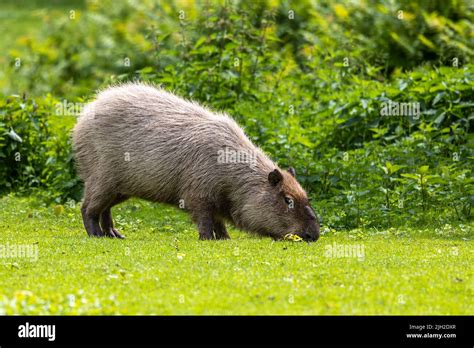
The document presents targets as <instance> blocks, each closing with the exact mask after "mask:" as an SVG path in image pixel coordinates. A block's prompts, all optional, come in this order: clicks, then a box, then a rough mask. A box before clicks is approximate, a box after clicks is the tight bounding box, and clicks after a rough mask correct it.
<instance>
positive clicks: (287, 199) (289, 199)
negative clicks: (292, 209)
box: [285, 196, 294, 205]
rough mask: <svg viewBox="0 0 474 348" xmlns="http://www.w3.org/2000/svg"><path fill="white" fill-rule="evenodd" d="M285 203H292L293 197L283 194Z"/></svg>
mask: <svg viewBox="0 0 474 348" xmlns="http://www.w3.org/2000/svg"><path fill="white" fill-rule="evenodd" d="M285 203H286V204H288V205H290V204H291V205H293V204H294V203H293V198H291V197H288V196H285Z"/></svg>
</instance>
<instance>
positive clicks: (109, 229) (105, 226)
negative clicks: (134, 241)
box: [100, 208, 125, 239]
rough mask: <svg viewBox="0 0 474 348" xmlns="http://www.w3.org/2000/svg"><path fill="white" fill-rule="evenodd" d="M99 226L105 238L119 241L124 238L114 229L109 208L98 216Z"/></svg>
mask: <svg viewBox="0 0 474 348" xmlns="http://www.w3.org/2000/svg"><path fill="white" fill-rule="evenodd" d="M100 225H101V226H102V231H103V232H104V233H105V235H106V236H107V237H110V238H120V239H124V238H125V237H124V236H123V235H122V234H120V232H119V231H117V230H116V229H115V228H114V222H113V220H112V212H111V211H110V208H107V209H105V210H104V211H103V212H102V214H101V215H100Z"/></svg>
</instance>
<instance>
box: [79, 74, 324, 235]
mask: <svg viewBox="0 0 474 348" xmlns="http://www.w3.org/2000/svg"><path fill="white" fill-rule="evenodd" d="M73 146H74V153H75V158H76V162H77V166H78V172H79V175H80V177H81V179H82V180H83V181H84V184H85V187H84V200H83V203H82V207H81V212H82V217H83V221H84V227H85V229H86V231H87V233H88V234H89V236H97V237H101V236H109V237H116V238H123V236H122V235H121V234H120V233H119V232H118V231H117V230H116V229H115V228H114V225H113V222H112V214H111V208H112V207H113V206H114V205H116V204H119V203H121V202H123V201H125V200H127V199H128V198H130V197H139V198H143V199H146V200H149V201H153V202H162V203H169V204H174V205H176V206H178V207H180V208H182V209H184V210H186V211H188V212H190V214H191V217H192V220H193V221H194V222H195V223H196V224H197V227H198V231H199V238H200V239H227V238H229V235H228V233H227V230H226V227H225V221H228V222H231V223H233V224H234V225H235V226H236V227H237V228H239V229H243V230H246V231H249V232H253V233H256V234H259V235H265V236H270V237H272V238H274V239H281V238H284V236H286V235H288V234H293V235H298V236H299V237H301V238H302V239H304V240H306V241H316V240H317V239H318V238H319V221H318V218H317V216H316V214H315V212H314V211H313V209H312V208H311V206H310V203H309V201H308V198H307V195H306V192H305V191H304V190H303V189H302V188H301V186H300V184H299V183H298V181H297V180H296V178H295V175H296V174H295V172H294V170H293V169H292V168H290V169H289V170H282V169H280V168H279V167H278V166H277V165H276V164H275V163H273V162H272V161H271V160H270V159H269V158H268V157H267V156H266V155H265V154H264V153H263V151H262V150H260V149H259V148H258V147H257V146H255V145H254V144H252V142H251V141H250V140H249V139H248V138H247V136H246V135H245V134H244V132H243V130H242V129H241V128H240V127H239V126H238V125H237V123H236V122H235V121H234V120H233V119H232V118H230V117H229V116H227V115H225V114H222V113H215V112H211V111H210V110H208V109H207V108H205V107H203V106H200V105H198V104H197V103H195V102H192V101H188V100H185V99H182V98H180V97H178V96H176V95H174V94H172V93H169V92H166V91H164V90H163V89H161V88H158V87H155V86H152V85H148V84H143V83H127V84H122V85H119V86H114V87H109V88H108V89H105V90H103V91H102V92H100V93H98V95H97V98H96V99H95V100H94V101H93V102H92V103H90V104H88V105H87V106H86V107H85V108H84V111H83V113H82V114H81V116H80V117H79V119H78V122H77V124H76V126H75V128H74V131H73Z"/></svg>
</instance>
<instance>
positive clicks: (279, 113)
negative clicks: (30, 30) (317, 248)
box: [0, 0, 474, 228]
mask: <svg viewBox="0 0 474 348" xmlns="http://www.w3.org/2000/svg"><path fill="white" fill-rule="evenodd" d="M468 5H469V4H468V3H467V2H466V1H444V2H419V3H416V2H406V1H374V2H370V3H369V2H364V1H361V2H356V3H352V2H351V3H350V4H347V3H345V2H329V1H318V2H313V1H301V2H297V3H291V4H290V2H287V1H277V2H257V3H254V4H252V3H250V2H224V3H222V4H221V3H216V2H197V3H196V4H194V3H193V2H189V3H187V4H185V5H183V4H180V5H179V6H178V5H177V3H175V2H173V1H171V2H166V3H163V2H159V3H158V2H155V1H144V2H139V3H138V2H112V1H111V0H109V1H103V2H102V1H101V2H90V3H88V6H87V8H86V9H85V10H84V11H82V10H81V11H78V12H77V13H76V17H75V19H71V18H70V14H69V13H64V14H63V16H59V18H56V17H54V18H53V17H51V18H47V19H48V26H46V28H45V29H44V30H43V31H42V33H41V34H40V38H39V39H32V38H27V39H24V40H23V41H22V42H23V48H17V49H15V50H13V51H12V52H11V56H10V58H11V61H12V62H13V58H14V57H17V56H24V57H26V58H25V59H24V61H23V65H22V66H21V67H19V68H18V67H15V66H14V65H12V66H11V68H10V71H9V74H10V75H9V76H11V79H10V80H11V82H12V85H13V88H14V90H25V89H26V90H28V91H29V92H30V93H32V94H39V95H41V94H44V93H45V92H46V91H50V90H52V91H53V92H54V95H55V96H56V97H67V98H68V99H74V97H75V96H78V95H79V96H81V97H82V96H85V98H86V99H87V98H89V97H92V96H93V91H95V90H96V89H97V88H99V87H103V86H105V85H107V84H110V83H114V82H118V81H127V80H136V79H139V80H145V81H151V82H154V83H156V84H161V85H163V86H164V87H165V88H167V89H170V90H173V91H175V92H176V93H177V94H179V95H181V96H184V97H188V98H192V99H195V100H198V101H200V102H202V103H205V104H208V105H209V106H210V107H211V108H213V109H218V110H224V111H226V112H228V113H229V114H231V115H232V116H233V117H235V118H236V119H237V121H238V122H239V123H240V124H242V125H243V126H244V127H245V130H246V132H247V133H248V134H249V136H250V138H251V139H252V140H253V141H254V142H255V143H257V144H258V145H259V146H261V147H262V148H263V149H264V150H265V151H266V152H268V154H269V155H270V156H271V157H272V158H273V159H275V160H277V161H278V163H279V164H280V165H281V166H282V167H286V166H290V165H291V166H293V167H295V168H296V169H297V173H298V179H299V180H300V181H301V182H302V183H303V185H304V186H305V188H306V189H307V190H308V192H309V193H310V195H311V196H312V198H313V202H314V203H313V205H314V206H315V208H316V209H317V211H318V212H319V213H320V215H322V220H323V224H324V225H326V226H329V227H334V228H354V227H361V226H374V227H384V226H402V225H425V224H428V223H433V224H437V225H442V224H445V223H448V222H454V221H455V222H456V223H459V222H465V221H470V220H472V205H473V203H474V186H473V185H474V183H473V180H472V176H473V175H472V170H473V168H474V166H473V161H472V160H473V155H474V154H473V148H474V146H473V138H472V123H473V118H474V103H473V102H472V101H473V100H474V91H473V89H472V85H473V73H474V65H472V64H471V59H472V53H473V45H472V22H471V19H472V10H471V9H470V8H469V6H468ZM181 11H182V12H181ZM399 11H403V12H402V13H401V12H399ZM292 16H293V17H292ZM25 52H26V53H25ZM126 58H128V59H129V62H130V64H129V65H127V64H125V59H126ZM455 58H456V60H453V59H455ZM0 85H1V84H0ZM14 100H17V103H16V104H15V103H13V104H12V103H11V102H9V103H4V104H2V109H1V110H2V112H3V116H4V117H7V119H8V120H9V121H8V122H9V123H8V124H7V123H5V122H3V123H4V124H3V130H2V134H3V136H2V138H1V140H0V141H1V143H0V144H1V145H2V146H3V148H2V149H3V150H2V151H3V153H4V157H3V159H4V160H5V161H7V162H6V163H8V165H7V166H6V167H5V168H7V169H2V170H4V172H3V173H2V176H0V180H3V182H4V183H5V185H4V188H3V189H2V192H7V191H9V190H24V191H25V192H28V190H29V187H49V188H51V190H52V191H54V190H57V191H56V192H52V191H51V192H52V193H51V195H52V197H54V198H55V199H57V200H58V201H64V200H66V199H68V198H73V199H76V200H77V199H78V194H79V193H80V185H79V183H78V182H77V181H75V179H73V178H75V174H74V170H73V164H72V160H71V157H70V143H69V142H70V140H69V138H68V137H67V136H66V132H63V133H62V134H57V135H55V136H56V137H57V138H56V140H51V139H55V138H50V137H49V136H48V135H47V134H49V133H48V131H43V128H45V129H47V128H48V127H51V125H53V124H58V125H59V127H63V128H64V129H68V130H69V129H70V127H71V125H72V123H71V124H67V125H66V124H63V123H62V122H63V121H61V120H63V119H61V118H59V119H58V118H56V119H54V121H53V119H52V118H50V117H48V116H47V112H43V113H42V114H40V120H39V121H38V122H44V123H45V124H47V126H44V127H43V128H42V127H40V128H39V130H40V131H39V133H38V134H32V135H31V139H32V140H31V141H32V143H31V147H30V148H29V149H28V150H27V151H26V150H24V151H26V153H31V155H29V157H28V161H26V162H21V164H20V163H16V162H14V161H13V159H12V158H13V157H12V156H14V154H15V151H16V149H17V147H19V146H20V145H21V146H26V145H24V144H23V143H20V142H18V140H17V139H16V140H15V135H14V133H11V130H13V131H14V132H16V134H18V135H19V136H20V137H21V138H23V137H27V136H26V135H28V134H30V133H34V132H38V131H34V130H33V128H32V127H33V125H32V124H31V122H30V115H31V114H32V115H36V114H35V113H34V112H32V111H29V109H28V107H29V108H32V106H28V105H29V104H33V103H36V104H38V105H42V104H43V102H44V101H43V99H42V98H38V99H34V100H35V101H33V100H29V101H27V102H25V103H26V104H25V105H26V109H25V108H23V109H22V108H21V107H20V106H19V105H20V104H21V102H20V99H19V98H18V97H15V98H14ZM50 103H52V101H50ZM391 105H397V107H398V106H403V105H407V106H408V107H411V108H412V109H409V110H408V111H409V112H408V113H407V112H406V111H407V110H405V112H401V111H400V110H397V112H395V114H397V115H392V116H390V114H391V112H390V111H387V110H391ZM400 114H401V115H400ZM34 117H36V116H34ZM23 123H24V124H23ZM41 137H44V138H41ZM47 141H50V142H51V141H52V142H53V143H48V144H47V143H46V142H47ZM36 146H39V148H38V150H37V151H32V149H36ZM52 148H53V149H55V150H51V149H52ZM41 149H43V150H41ZM33 153H38V154H39V155H36V154H35V155H34V156H38V158H37V159H35V158H34V156H33ZM56 153H57V155H56ZM30 157H31V158H30ZM27 168H29V169H27ZM65 168H66V170H65ZM61 170H62V172H61ZM7 185H8V186H7Z"/></svg>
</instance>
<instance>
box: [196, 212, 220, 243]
mask: <svg viewBox="0 0 474 348" xmlns="http://www.w3.org/2000/svg"><path fill="white" fill-rule="evenodd" d="M193 220H194V221H195V222H196V224H197V226H198V231H199V239H200V240H210V239H215V238H214V221H213V220H212V214H211V213H210V212H207V211H200V212H194V213H193Z"/></svg>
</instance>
